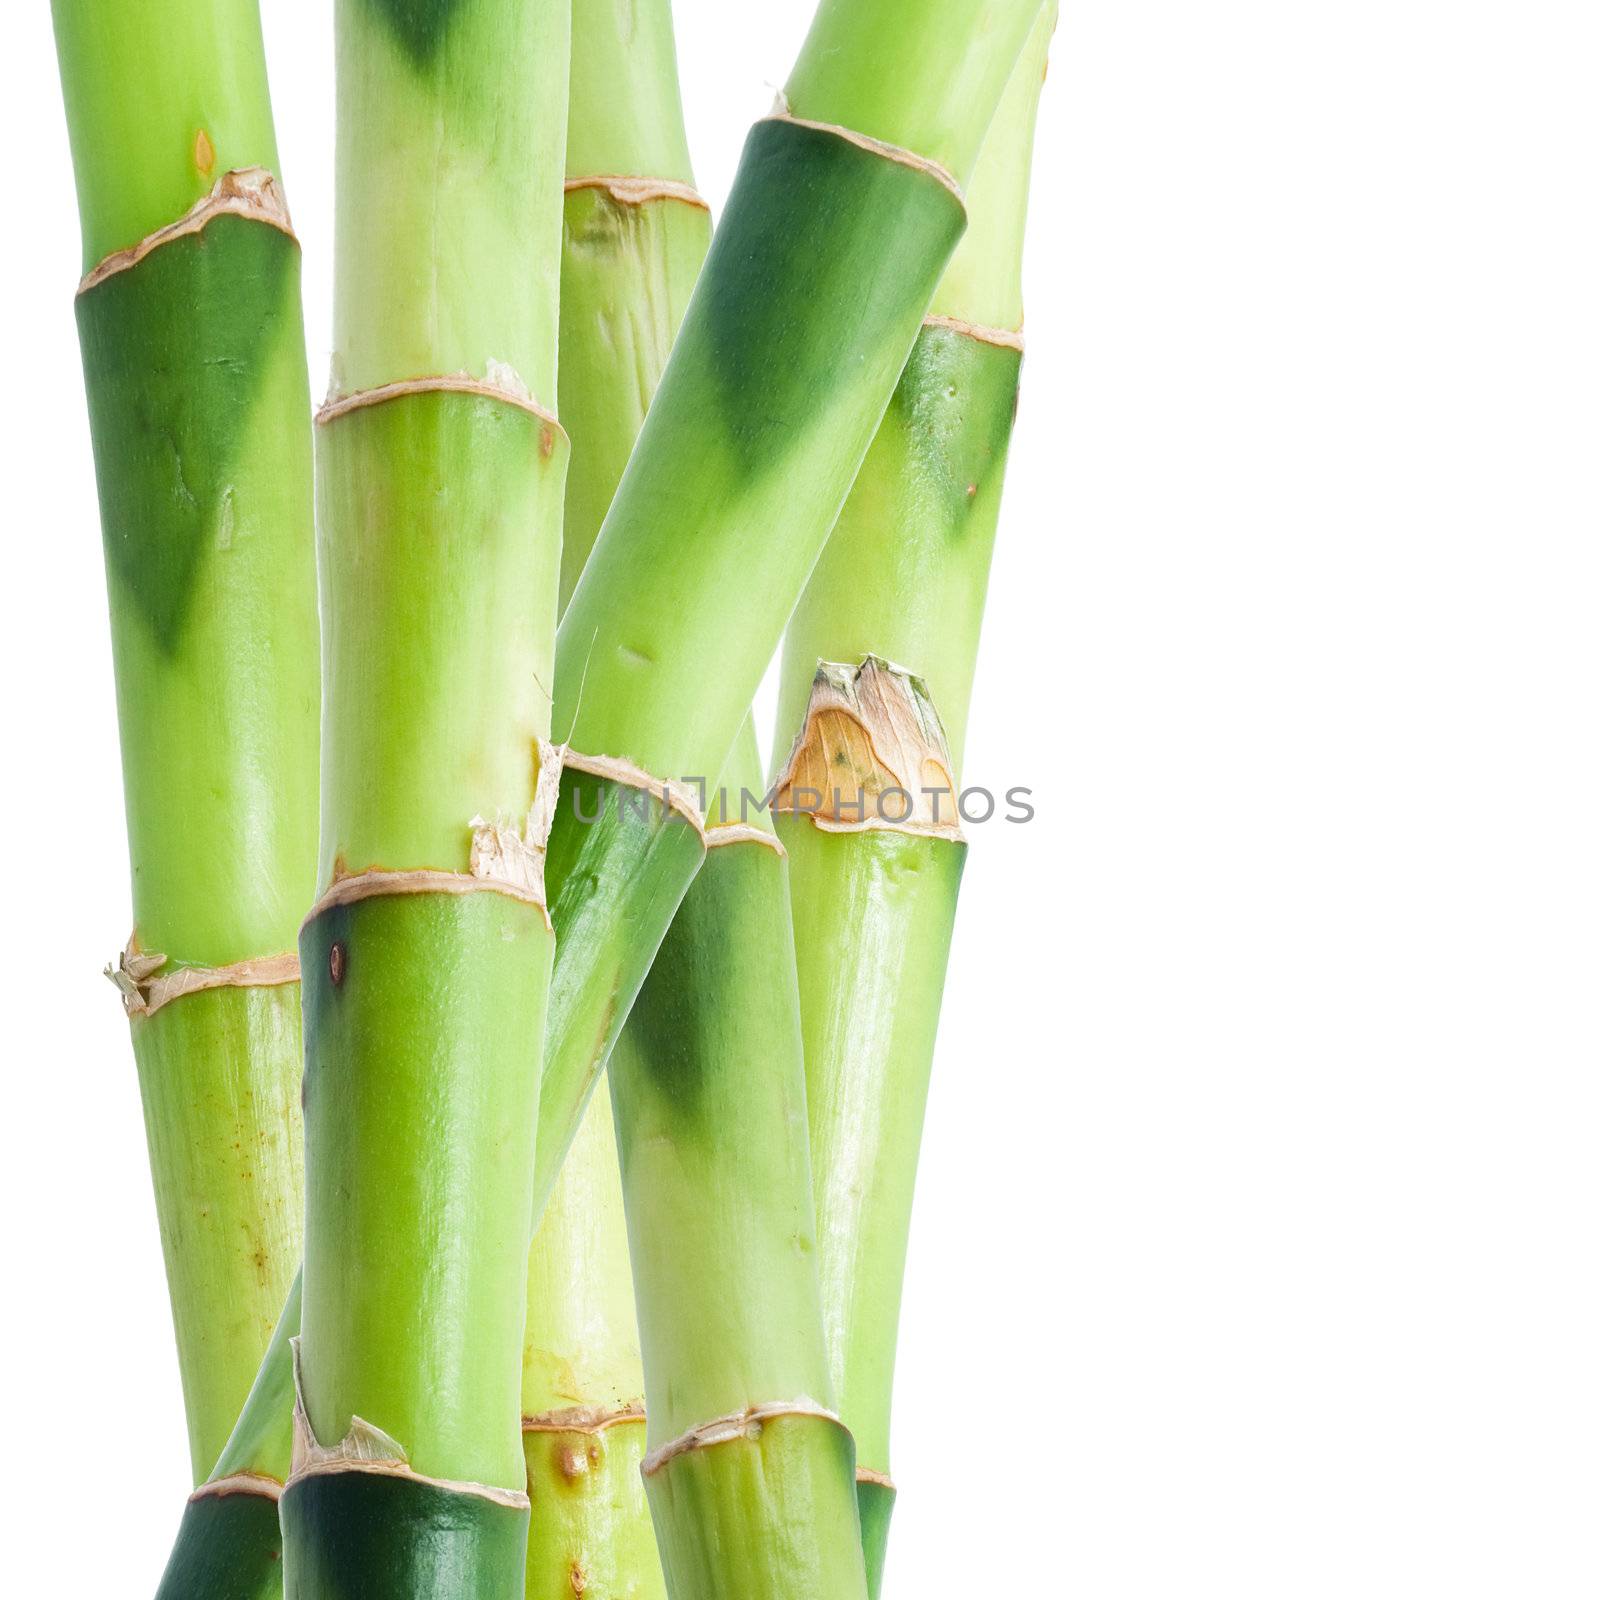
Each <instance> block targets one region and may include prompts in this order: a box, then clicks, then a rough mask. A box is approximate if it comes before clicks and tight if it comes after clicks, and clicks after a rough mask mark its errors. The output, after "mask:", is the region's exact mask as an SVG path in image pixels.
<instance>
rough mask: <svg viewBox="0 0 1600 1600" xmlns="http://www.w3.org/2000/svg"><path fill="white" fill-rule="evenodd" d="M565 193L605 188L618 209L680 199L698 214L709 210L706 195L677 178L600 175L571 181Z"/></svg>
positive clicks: (571, 179) (563, 185)
mask: <svg viewBox="0 0 1600 1600" xmlns="http://www.w3.org/2000/svg"><path fill="white" fill-rule="evenodd" d="M561 187H562V191H563V193H566V194H571V193H573V191H574V190H577V189H603V190H605V192H606V193H607V194H608V195H610V197H611V198H612V199H613V200H615V201H616V203H617V204H618V205H619V206H642V205H648V204H649V203H650V202H651V201H652V200H681V201H682V202H683V203H684V204H685V205H686V206H693V207H694V208H695V209H696V210H697V211H709V210H710V209H711V207H710V205H709V204H708V203H707V202H706V198H705V196H704V195H702V194H701V193H700V191H699V190H698V189H696V188H695V186H694V185H693V184H692V183H680V182H679V181H678V180H677V179H676V178H634V177H627V176H624V175H622V174H619V173H609V172H607V173H597V174H596V175H595V176H593V177H589V178H568V179H567V180H566V182H565V183H564V184H562V186H561Z"/></svg>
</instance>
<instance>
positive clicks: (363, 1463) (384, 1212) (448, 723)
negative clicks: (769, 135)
mask: <svg viewBox="0 0 1600 1600" xmlns="http://www.w3.org/2000/svg"><path fill="white" fill-rule="evenodd" d="M336 15H337V40H338V44H337V57H338V86H339V137H338V151H337V174H338V201H339V233H338V240H337V248H336V288H335V341H334V342H335V349H336V355H335V358H334V370H333V392H332V393H331V394H330V397H329V402H328V404H327V405H326V406H325V407H324V409H323V411H322V412H321V414H320V416H319V424H320V454H319V461H318V502H319V504H318V513H319V514H318V523H319V531H320V541H319V555H320V566H321V588H322V599H323V615H324V641H325V654H324V669H325V670H324V677H325V683H326V696H325V703H324V716H323V761H322V769H323V782H324V789H323V807H322V832H321V853H322V864H321V874H320V876H321V883H322V889H323V893H322V896H321V898H320V899H319V901H318V902H317V904H316V906H315V907H314V908H313V911H312V914H311V916H310V917H309V918H308V919H307V921H306V923H305V926H304V929H303V931H302V934H301V965H302V970H303V972H304V974H305V1021H306V1077H305V1124H306V1166H307V1195H306V1251H305V1267H304V1275H303V1302H302V1307H301V1318H300V1335H299V1339H298V1342H297V1345H296V1352H297V1365H296V1396H297V1398H296V1427H295V1438H294V1456H293V1469H292V1472H291V1476H290V1478H289V1481H288V1483H287V1484H286V1486H285V1489H284V1493H283V1498H282V1502H281V1514H282V1521H283V1538H284V1547H283V1554H284V1588H285V1593H286V1594H287V1595H288V1596H290V1597H292V1600H333V1597H343V1596H353V1595H357V1594H359V1595H362V1596H401V1595H407V1596H409V1595H422V1594H426V1595H430V1596H450V1595H461V1596H473V1597H482V1600H493V1597H495V1596H503V1597H506V1600H509V1597H511V1596H513V1595H520V1594H521V1592H522V1584H523V1567H524V1561H525V1556H526V1545H527V1495H526V1473H525V1467H524V1462H523V1454H522V1440H521V1432H520V1429H519V1427H518V1422H517V1419H518V1415H519V1406H518V1398H519V1395H518V1391H519V1386H520V1377H521V1365H522V1363H521V1356H522V1324H523V1315H524V1284H525V1275H526V1271H527V1259H528V1248H529V1244H530V1240H531V1233H532V1217H533V1203H534V1193H533V1181H534V1180H533V1142H534V1134H535V1128H536V1123H537V1115H538V1101H539V1080H540V1061H541V1041H542V1039H543V1034H544V1025H545V1003H546V992H547V985H548V978H549V971H550V962H551V958H552V955H553V947H554V938H553V935H552V932H551V929H550V924H549V919H548V916H547V914H546V910H545V907H544V904H543V891H542V881H541V871H540V865H541V853H542V845H543V835H544V830H545V827H546V824H547V817H548V812H549V809H550V808H551V807H552V806H553V804H554V794H553V790H554V783H553V782H552V781H551V780H552V779H553V777H554V767H553V765H552V764H551V763H550V762H549V760H548V758H547V755H546V751H547V748H548V747H547V745H546V744H545V742H544V741H546V740H547V738H548V735H549V706H548V700H547V697H546V694H545V690H544V688H543V686H544V685H547V684H548V683H549V682H550V671H551V653H552V644H553V635H554V624H555V610H556V583H557V572H558V564H559V550H560V516H561V499H562V489H563V480H564V476H565V469H566V454H567V452H566V440H565V436H564V434H563V433H562V432H561V430H560V428H559V427H558V426H557V424H556V422H555V420H554V417H553V415H552V414H551V413H550V412H549V411H547V410H544V409H543V408H542V407H541V404H540V400H541V398H542V399H543V401H544V404H545V405H548V404H549V403H550V397H551V396H552V395H553V392H554V386H555V376H556V359H555V356H556V350H555V346H556V312H557V275H558V272H559V243H560V234H559V228H560V183H561V171H562V168H561V158H562V152H563V148H564V143H565V127H566V83H567V30H568V16H569V13H568V6H567V3H566V0H463V3H460V4H456V5H442V4H441V5H431V6H420V7H419V6H415V5H409V4H407V5H401V4H398V3H391V0H341V3H340V5H339V6H338V8H337V13H336ZM541 779H543V782H541Z"/></svg>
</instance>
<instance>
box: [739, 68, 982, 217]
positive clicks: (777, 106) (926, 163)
mask: <svg viewBox="0 0 1600 1600" xmlns="http://www.w3.org/2000/svg"><path fill="white" fill-rule="evenodd" d="M761 120H762V121H764V122H792V123H794V124H795V125H796V126H797V127H801V128H815V129H816V131H817V132H818V133H831V134H833V135H835V136H836V137H837V138H840V139H843V140H845V141H846V142H848V143H850V144H853V145H856V146H857V147H858V148H859V149H862V150H866V151H869V152H870V153H871V154H872V155H875V156H882V157H883V159H884V160H885V161H894V162H898V163H899V165H901V166H902V167H910V168H911V169H912V171H914V172H926V173H927V174H928V175H929V177H932V178H937V179H938V180H939V182H940V183H942V184H943V185H944V186H945V188H947V189H948V190H949V191H950V193H951V194H953V195H954V196H955V197H956V199H957V200H959V201H961V202H962V204H963V205H965V204H966V196H965V195H964V194H963V193H962V191H961V185H960V184H959V183H957V182H956V176H955V174H954V173H953V172H951V170H950V169H949V168H948V167H946V166H944V165H942V164H941V163H940V162H937V161H934V160H933V159H932V158H931V157H929V156H919V155H918V154H917V152H916V151H915V150H906V149H903V148H902V147H901V146H899V145H897V144H890V143H889V142H888V141H887V140H886V139H874V138H873V137H872V136H871V134H866V133H857V132H856V131H855V129H854V128H846V127H842V126H841V125H840V124H839V123H837V122H814V121H813V120H812V119H811V118H810V117H797V116H795V115H793V113H792V112H791V111H790V110H789V102H788V100H787V98H786V97H785V95H784V93H783V91H782V90H781V89H780V90H779V91H778V97H777V99H776V100H774V101H773V103H772V110H771V111H770V112H769V113H768V115H767V116H765V117H763V118H762V119H761Z"/></svg>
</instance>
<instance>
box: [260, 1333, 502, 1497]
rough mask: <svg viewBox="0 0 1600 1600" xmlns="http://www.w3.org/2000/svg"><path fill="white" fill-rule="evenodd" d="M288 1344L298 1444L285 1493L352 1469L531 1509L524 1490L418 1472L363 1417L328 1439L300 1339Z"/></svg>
mask: <svg viewBox="0 0 1600 1600" xmlns="http://www.w3.org/2000/svg"><path fill="white" fill-rule="evenodd" d="M289 1348H290V1349H291V1350H292V1351H293V1353H294V1447H293V1453H292V1455H291V1458H290V1462H291V1464H290V1470H289V1476H288V1478H287V1479H286V1480H285V1481H284V1485H283V1492H284V1493H285V1494H287V1493H288V1492H289V1491H290V1490H291V1489H294V1488H296V1487H298V1486H299V1485H300V1484H302V1483H306V1482H309V1481H310V1480H312V1479H314V1478H327V1477H335V1476H338V1475H340V1474H342V1473H351V1472H353V1473H364V1474H367V1475H368V1476H371V1477H378V1478H400V1479H404V1480H405V1481H407V1482H410V1483H417V1484H425V1485H426V1486H427V1487H428V1488H430V1489H442V1490H444V1491H445V1492H446V1493H448V1494H458V1495H463V1496H465V1497H467V1498H470V1499H474V1500H487V1501H489V1502H490V1503H491V1504H493V1505H498V1506H506V1507H508V1508H509V1509H510V1510H513V1511H526V1510H527V1509H528V1505H529V1501H528V1496H527V1494H526V1492H525V1491H524V1490H521V1489H504V1488H501V1487H500V1486H499V1485H498V1484H493V1483H474V1482H471V1481H469V1480H462V1479H456V1478H436V1477H433V1476H431V1475H429V1474H428V1473H425V1472H418V1471H417V1470H416V1468H414V1467H413V1466H412V1465H411V1463H410V1461H409V1460H407V1458H406V1452H405V1450H404V1449H403V1448H402V1447H401V1446H400V1445H399V1443H397V1442H396V1441H395V1440H394V1439H393V1438H391V1437H390V1435H389V1434H387V1433H385V1432H384V1431H383V1429H382V1428H379V1427H376V1426H374V1425H373V1424H372V1423H370V1422H368V1421H366V1420H365V1418H362V1417H354V1416H353V1417H351V1419H350V1426H349V1428H348V1429H347V1430H346V1432H345V1435H344V1437H343V1438H342V1439H340V1440H339V1442H338V1443H337V1444H331V1445H325V1444H323V1443H322V1442H321V1441H320V1440H319V1439H318V1438H317V1436H316V1433H315V1432H314V1431H313V1429H312V1427H311V1418H310V1417H309V1416H308V1415H307V1414H306V1406H305V1391H304V1387H303V1385H302V1383H301V1376H300V1341H299V1340H298V1339H291V1340H290V1341H289Z"/></svg>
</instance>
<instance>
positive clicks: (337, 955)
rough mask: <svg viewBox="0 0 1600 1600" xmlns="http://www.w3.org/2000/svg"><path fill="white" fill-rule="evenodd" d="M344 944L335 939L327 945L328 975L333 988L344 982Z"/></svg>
mask: <svg viewBox="0 0 1600 1600" xmlns="http://www.w3.org/2000/svg"><path fill="white" fill-rule="evenodd" d="M344 968H345V954H344V945H343V944H342V943H341V942H340V941H339V940H337V939H335V940H334V942H333V943H332V944H331V945H330V946H329V947H328V977H329V979H330V980H331V981H332V983H333V986H334V988H335V989H337V988H338V987H339V985H340V984H341V983H343V982H344Z"/></svg>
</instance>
